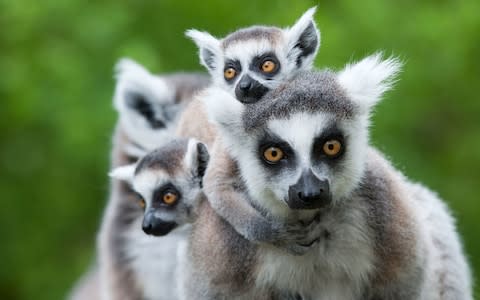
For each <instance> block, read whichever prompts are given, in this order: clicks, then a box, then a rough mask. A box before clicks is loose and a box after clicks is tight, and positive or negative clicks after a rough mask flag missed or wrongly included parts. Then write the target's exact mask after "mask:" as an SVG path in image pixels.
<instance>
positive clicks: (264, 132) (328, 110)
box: [204, 54, 400, 215]
mask: <svg viewBox="0 0 480 300" xmlns="http://www.w3.org/2000/svg"><path fill="white" fill-rule="evenodd" d="M399 69H400V63H399V61H398V60H397V59H395V58H389V59H387V60H382V59H381V55H380V54H376V55H372V56H370V57H367V58H365V59H363V60H362V61H360V62H358V63H355V64H352V65H347V66H346V67H345V69H343V70H342V71H340V72H338V73H334V72H331V71H305V72H302V73H300V74H299V75H298V76H297V77H296V78H295V79H294V80H293V81H291V82H287V83H284V84H282V85H281V86H279V87H278V88H276V89H275V90H272V91H270V92H269V93H267V94H266V95H265V96H264V98H263V99H262V100H261V101H258V102H256V103H253V104H248V105H244V104H242V103H240V102H238V101H235V99H232V97H231V96H230V95H229V94H228V93H226V92H225V91H223V90H221V89H212V90H209V91H208V93H207V95H206V97H204V101H205V103H206V107H207V111H208V114H209V118H210V119H211V120H212V121H213V122H214V123H216V124H217V126H218V128H219V130H220V136H221V138H222V140H223V142H224V144H225V146H226V148H227V150H228V151H229V153H230V154H231V156H232V157H233V158H234V159H235V160H236V161H237V162H238V164H239V168H240V172H241V175H242V177H243V179H244V180H245V183H246V186H247V188H248V190H249V192H250V193H251V195H252V198H253V199H255V201H259V202H260V203H259V204H260V205H261V206H263V207H264V208H266V209H267V210H269V211H271V212H273V213H275V214H279V215H285V214H289V213H291V212H292V211H293V210H295V211H297V212H299V213H301V212H302V211H303V210H309V211H308V212H307V213H311V212H312V211H315V210H317V209H322V208H324V207H329V206H330V205H334V204H335V203H336V202H338V201H341V200H342V199H345V198H346V197H347V196H348V195H349V193H351V192H352V190H353V189H355V188H356V187H357V186H358V185H359V183H360V180H361V178H362V175H363V170H364V165H365V161H366V158H365V155H366V151H367V149H368V126H369V114H370V112H371V110H372V108H373V106H374V105H375V104H376V103H377V102H378V101H379V100H380V98H381V96H382V94H383V93H384V92H385V91H387V90H388V89H389V88H390V87H391V85H392V82H393V79H394V76H395V75H396V73H397V72H398V71H399ZM219 98H220V100H221V101H219ZM219 103H221V105H219Z"/></svg>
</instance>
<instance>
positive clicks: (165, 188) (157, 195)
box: [152, 183, 182, 209]
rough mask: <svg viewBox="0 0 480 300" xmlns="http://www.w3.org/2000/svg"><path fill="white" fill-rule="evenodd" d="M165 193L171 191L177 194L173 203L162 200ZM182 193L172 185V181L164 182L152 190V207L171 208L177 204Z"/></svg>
mask: <svg viewBox="0 0 480 300" xmlns="http://www.w3.org/2000/svg"><path fill="white" fill-rule="evenodd" d="M167 193H172V194H175V195H176V196H177V200H176V202H175V203H174V204H173V205H167V204H165V203H164V201H163V196H164V195H165V194H167ZM181 198H182V194H181V193H180V191H179V190H178V189H177V188H176V187H175V185H173V184H172V183H166V184H164V185H162V186H160V187H158V188H157V189H155V191H154V192H153V195H152V199H153V201H152V207H154V208H164V209H172V208H173V207H175V206H176V205H177V203H178V202H179V201H180V200H181Z"/></svg>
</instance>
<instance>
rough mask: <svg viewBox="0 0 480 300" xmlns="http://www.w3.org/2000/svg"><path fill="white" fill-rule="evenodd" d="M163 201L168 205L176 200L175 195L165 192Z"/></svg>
mask: <svg viewBox="0 0 480 300" xmlns="http://www.w3.org/2000/svg"><path fill="white" fill-rule="evenodd" d="M163 202H164V203H165V204H168V205H172V204H174V203H175V202H177V195H176V194H174V193H172V192H167V193H165V194H164V195H163Z"/></svg>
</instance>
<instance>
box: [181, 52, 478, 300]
mask: <svg viewBox="0 0 480 300" xmlns="http://www.w3.org/2000/svg"><path fill="white" fill-rule="evenodd" d="M399 67H400V65H399V62H398V61H397V60H395V59H388V60H384V61H382V60H381V58H380V56H379V55H374V56H370V57H367V58H365V59H364V60H362V61H360V62H359V63H356V64H353V65H348V66H347V67H346V68H345V69H343V70H342V71H340V72H338V73H333V72H331V71H319V72H312V71H310V72H303V73H302V74H301V75H299V76H297V77H296V78H295V79H294V80H293V81H291V82H288V83H285V84H282V85H280V86H279V87H278V88H276V89H275V90H273V91H271V92H269V93H267V94H266V95H265V96H264V98H263V99H262V100H261V101H259V102H256V103H253V104H249V105H244V104H242V103H240V102H239V101H237V100H236V99H235V98H232V97H231V96H230V95H229V94H228V93H225V92H224V91H222V90H220V89H217V90H211V91H210V93H209V94H206V95H204V97H203V98H202V99H203V100H204V103H205V105H206V108H207V111H208V114H209V116H210V118H211V120H212V121H214V122H215V124H216V125H217V129H218V134H219V136H220V138H221V140H222V142H223V145H224V146H225V149H226V152H227V153H228V155H229V156H230V157H232V158H233V159H234V161H235V162H236V163H237V165H238V170H237V171H238V172H231V173H230V174H228V176H226V177H230V178H227V179H228V180H230V182H237V185H236V187H235V189H237V190H239V191H242V192H243V193H244V194H248V196H249V197H248V199H249V201H250V202H251V204H252V205H253V206H255V207H256V208H257V209H258V210H260V211H262V212H263V214H265V215H268V216H272V217H274V218H277V219H280V220H283V221H284V222H292V221H306V222H308V221H309V220H311V219H312V218H314V219H317V220H318V224H317V226H315V227H314V230H312V235H311V236H310V238H311V240H310V244H309V245H305V247H306V248H308V249H307V250H306V251H305V254H304V255H302V256H295V255H291V254H289V253H288V252H285V251H283V250H281V249H278V248H277V247H273V246H272V245H271V244H270V243H252V242H251V241H249V240H247V239H245V238H244V237H243V236H242V235H241V234H239V232H237V231H236V230H235V229H234V228H233V227H232V226H231V224H230V222H229V221H230V220H229V219H228V218H227V219H223V218H221V217H220V216H219V215H218V214H217V213H216V212H215V210H214V209H212V207H211V206H210V202H208V201H205V202H203V204H202V205H201V207H200V210H199V217H198V219H197V220H196V222H195V223H194V226H193V230H192V234H191V236H190V239H189V248H188V250H187V253H186V259H187V261H186V266H185V270H187V271H188V272H187V274H186V275H185V277H183V278H182V280H183V286H184V289H185V292H186V294H185V295H183V297H184V299H269V298H271V297H276V295H282V294H284V293H287V294H293V295H299V296H301V298H302V299H329V300H331V299H342V300H348V299H402V300H403V299H452V300H453V299H455V300H459V299H472V295H471V286H470V280H471V279H470V272H469V268H468V265H467V263H466V260H465V257H464V255H463V251H462V247H461V243H460V241H459V238H458V235H457V233H456V230H455V225H454V220H453V218H452V217H451V215H450V213H449V212H448V209H447V207H446V206H445V204H444V203H443V202H442V201H441V200H440V199H439V198H438V197H437V196H436V195H435V194H434V193H433V192H431V191H430V190H428V189H427V188H425V187H424V186H422V185H420V184H417V183H413V182H411V181H409V180H408V179H407V178H405V177H404V175H402V174H401V173H400V172H399V171H397V170H395V169H394V168H393V166H392V165H391V163H390V162H389V161H388V160H386V159H385V157H384V156H383V155H382V154H381V153H380V152H378V151H377V150H376V149H375V148H373V147H372V146H370V145H369V142H368V126H369V115H370V113H371V111H372V108H373V107H374V106H375V104H376V103H377V102H378V101H379V100H380V98H381V96H382V94H383V93H384V92H385V91H387V90H388V89H389V88H390V86H391V84H392V82H393V79H394V76H395V74H396V73H397V72H398V70H399ZM219 102H221V103H222V105H218V103H219ZM213 155H215V154H212V159H214V157H213ZM211 167H212V165H209V166H208V168H207V173H208V169H210V168H211ZM213 167H215V166H213ZM205 180H206V181H205V184H207V178H206V179H205ZM217 180H219V181H221V180H223V178H217ZM234 213H235V212H232V214H234Z"/></svg>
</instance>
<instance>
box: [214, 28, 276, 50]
mask: <svg viewBox="0 0 480 300" xmlns="http://www.w3.org/2000/svg"><path fill="white" fill-rule="evenodd" d="M281 35H282V30H280V29H279V28H278V27H272V26H252V27H248V28H242V29H240V30H237V31H234V32H232V33H230V34H229V35H227V36H226V37H224V38H223V39H222V44H221V45H222V48H223V49H225V48H228V47H229V46H231V45H233V44H236V43H242V42H247V41H249V40H254V41H258V40H267V41H269V43H271V44H276V43H277V42H278V40H279V39H280V38H281Z"/></svg>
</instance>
